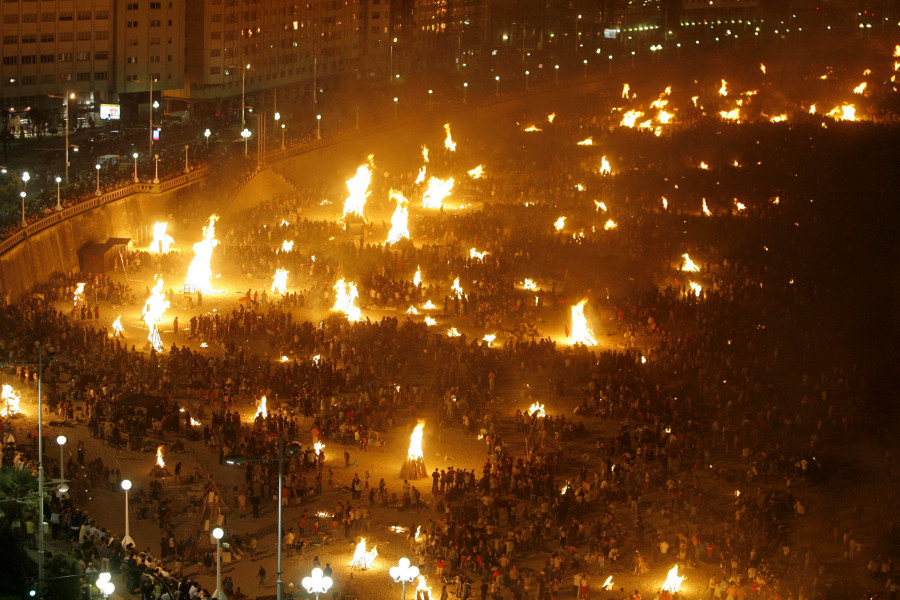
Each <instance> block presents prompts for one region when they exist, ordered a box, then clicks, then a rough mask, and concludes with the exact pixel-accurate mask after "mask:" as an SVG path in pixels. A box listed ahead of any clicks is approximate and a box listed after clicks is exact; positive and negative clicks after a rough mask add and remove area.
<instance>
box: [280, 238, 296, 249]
mask: <svg viewBox="0 0 900 600" xmlns="http://www.w3.org/2000/svg"><path fill="white" fill-rule="evenodd" d="M293 250H294V240H290V241H288V240H284V241H283V242H281V251H282V252H292V251H293Z"/></svg>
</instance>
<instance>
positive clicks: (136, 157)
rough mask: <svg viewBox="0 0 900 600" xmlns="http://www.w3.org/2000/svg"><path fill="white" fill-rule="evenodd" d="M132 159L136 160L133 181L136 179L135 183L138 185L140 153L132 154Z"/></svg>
mask: <svg viewBox="0 0 900 600" xmlns="http://www.w3.org/2000/svg"><path fill="white" fill-rule="evenodd" d="M131 158H133V159H134V177H133V179H134V182H135V183H137V182H138V176H137V159H138V153H137V152H132V153H131Z"/></svg>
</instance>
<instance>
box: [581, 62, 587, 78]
mask: <svg viewBox="0 0 900 600" xmlns="http://www.w3.org/2000/svg"><path fill="white" fill-rule="evenodd" d="M582 64H583V65H584V76H585V77H587V59H584V60H583V61H582Z"/></svg>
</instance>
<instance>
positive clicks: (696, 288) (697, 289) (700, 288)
mask: <svg viewBox="0 0 900 600" xmlns="http://www.w3.org/2000/svg"><path fill="white" fill-rule="evenodd" d="M688 285H690V286H691V291H692V292H694V295H695V296H699V295H700V292H702V291H703V286H701V285H700V284H699V283H697V282H696V281H690V282H688Z"/></svg>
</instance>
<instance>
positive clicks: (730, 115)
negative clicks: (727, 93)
mask: <svg viewBox="0 0 900 600" xmlns="http://www.w3.org/2000/svg"><path fill="white" fill-rule="evenodd" d="M719 116H720V117H722V119H724V120H726V121H736V122H738V123H740V122H741V109H739V108H733V109H731V110H728V111H725V110H723V111H719Z"/></svg>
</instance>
